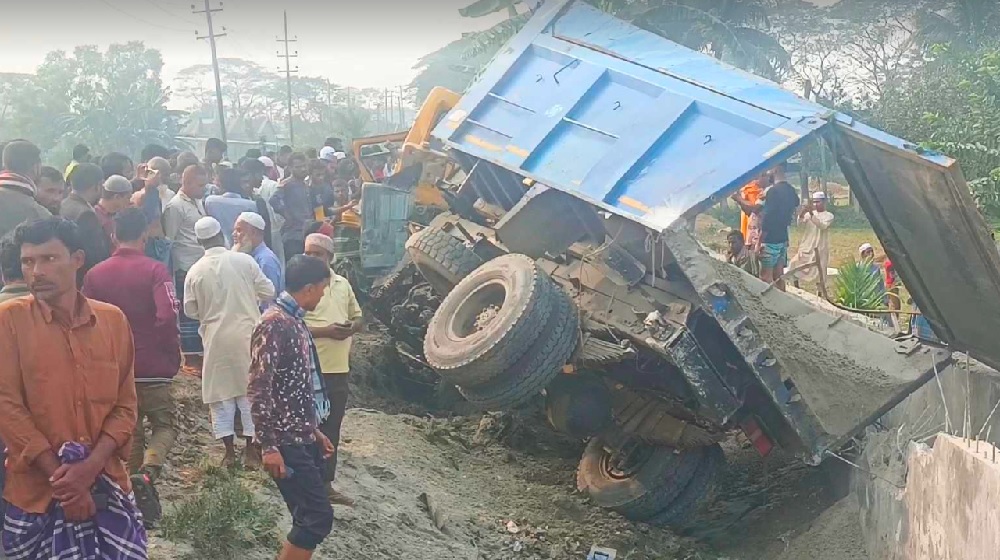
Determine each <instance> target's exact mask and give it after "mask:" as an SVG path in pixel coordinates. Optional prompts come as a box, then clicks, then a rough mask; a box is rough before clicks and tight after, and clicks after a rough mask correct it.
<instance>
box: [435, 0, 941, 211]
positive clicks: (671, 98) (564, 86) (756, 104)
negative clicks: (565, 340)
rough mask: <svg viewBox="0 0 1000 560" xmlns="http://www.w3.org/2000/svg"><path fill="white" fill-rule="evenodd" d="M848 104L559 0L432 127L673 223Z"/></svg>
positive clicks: (463, 146)
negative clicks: (804, 93)
mask: <svg viewBox="0 0 1000 560" xmlns="http://www.w3.org/2000/svg"><path fill="white" fill-rule="evenodd" d="M844 118H845V117H842V116H840V115H837V114H836V113H835V112H833V111H830V110H828V109H826V108H824V107H822V106H820V105H817V104H815V103H811V102H809V101H807V100H804V99H802V98H800V97H798V96H796V95H795V94H793V93H791V92H788V91H786V90H783V89H782V88H780V87H779V86H778V85H776V84H774V83H771V82H769V81H767V80H764V79H762V78H759V77H756V76H753V75H751V74H749V73H746V72H743V71H741V70H737V69H735V68H732V67H729V66H727V65H725V64H723V63H721V62H719V61H718V60H715V59H713V58H711V57H709V56H707V55H704V54H702V53H698V52H694V51H691V50H690V49H687V48H685V47H682V46H680V45H677V44H675V43H672V42H670V41H668V40H666V39H663V38H662V37H659V36H656V35H654V34H652V33H648V32H646V31H642V30H640V29H637V28H635V27H633V26H631V25H630V24H628V23H625V22H622V21H620V20H617V19H615V18H614V17H612V16H610V15H608V14H605V13H604V12H601V11H599V10H597V9H595V8H593V7H591V6H589V5H587V4H586V3H584V2H582V1H580V0H548V1H546V2H545V3H544V4H543V5H542V6H541V7H540V8H539V9H538V11H537V12H536V13H535V15H534V16H533V17H532V19H531V20H530V21H529V22H528V23H527V24H526V25H525V27H524V29H523V30H522V31H521V32H520V33H519V34H518V35H516V36H515V37H514V38H513V39H511V41H510V42H509V43H508V44H507V45H506V46H505V47H504V48H503V49H502V50H501V52H500V54H498V55H497V57H496V58H495V59H494V61H493V62H492V63H491V64H490V66H489V67H488V68H487V69H486V70H485V71H484V72H483V74H482V75H481V76H480V78H479V80H478V81H477V82H476V84H474V85H473V86H472V87H471V88H470V89H469V91H468V92H467V93H466V94H465V95H464V96H463V97H462V100H461V102H460V103H459V105H458V106H457V107H455V108H454V109H453V110H452V111H451V112H450V113H449V115H448V116H447V117H446V118H445V119H444V120H443V121H442V123H441V124H440V125H439V126H438V127H437V128H436V129H435V130H434V132H433V135H434V136H435V137H436V138H439V139H440V140H441V141H442V142H443V144H444V145H445V146H446V147H448V148H449V149H452V150H457V151H460V152H463V153H464V154H466V155H468V156H471V157H473V158H479V159H485V160H487V161H489V162H492V163H494V164H496V165H498V166H501V167H503V168H506V169H508V170H510V171H512V172H514V173H515V174H516V175H520V176H523V177H527V178H530V179H532V180H535V181H537V182H539V183H541V184H544V185H548V186H550V187H552V188H556V189H559V190H562V191H564V192H567V193H570V194H573V195H576V196H578V197H580V198H582V199H584V200H587V201H588V202H591V203H593V204H596V205H599V206H601V207H603V208H605V209H607V210H610V211H612V212H615V213H617V214H620V215H623V216H626V217H628V218H631V219H634V220H636V221H638V222H640V223H642V224H644V225H646V226H647V227H650V228H653V229H657V230H662V229H665V228H666V227H669V226H670V225H671V224H672V223H674V222H675V221H676V220H677V219H680V218H682V217H685V216H690V215H692V214H694V213H696V212H699V211H701V210H703V209H705V208H706V207H707V206H709V205H711V204H712V203H713V202H714V201H716V200H717V199H718V198H719V197H721V196H723V195H725V194H726V193H729V192H732V191H733V190H735V189H736V188H738V187H739V186H741V185H742V184H745V183H746V182H747V181H748V180H749V179H750V178H752V177H753V176H754V175H755V174H757V173H758V172H760V171H761V170H763V169H766V168H767V167H769V166H771V165H773V164H774V163H776V162H777V161H780V160H782V159H784V158H787V157H789V156H790V155H792V154H794V153H795V152H797V151H798V150H800V149H801V148H802V147H803V145H804V144H805V143H807V142H808V141H810V140H811V139H812V138H814V137H815V136H816V135H817V134H818V132H820V131H821V130H822V129H824V128H825V127H829V126H832V123H833V122H834V121H835V120H843V119H844ZM852 126H853V127H854V130H856V131H863V133H865V134H870V135H873V136H874V135H875V133H877V131H870V130H864V129H862V128H860V125H852ZM878 134H879V135H880V136H879V137H878V140H879V141H880V142H882V143H886V144H891V145H893V146H903V144H904V143H903V142H902V141H901V140H898V139H893V138H892V137H890V136H888V135H883V134H882V133H878ZM924 160H926V161H927V162H928V163H934V164H939V165H940V164H941V163H942V162H941V161H937V159H936V156H933V155H930V156H928V155H924Z"/></svg>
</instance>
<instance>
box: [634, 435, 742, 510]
mask: <svg viewBox="0 0 1000 560" xmlns="http://www.w3.org/2000/svg"><path fill="white" fill-rule="evenodd" d="M725 464H726V455H725V453H723V452H722V448H721V447H719V446H718V445H712V446H710V447H708V448H707V452H706V453H705V458H704V459H703V460H702V462H701V465H700V466H699V467H698V472H697V473H695V476H694V478H692V479H691V482H689V483H688V485H687V486H686V487H685V488H684V490H682V491H681V493H680V494H679V495H678V496H677V498H676V499H674V503H672V504H670V506H669V507H667V509H665V510H663V511H661V512H660V513H658V514H656V515H655V516H654V517H653V518H651V519H650V520H649V523H650V524H652V525H659V526H661V527H670V526H678V525H685V524H686V522H687V521H689V520H690V519H691V518H692V516H694V514H695V513H697V512H698V510H699V509H700V508H701V505H702V504H703V503H705V502H706V500H708V498H709V496H711V495H712V489H713V488H714V487H715V481H716V478H717V477H718V475H719V471H721V470H722V467H723V466H725Z"/></svg>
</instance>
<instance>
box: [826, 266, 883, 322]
mask: <svg viewBox="0 0 1000 560" xmlns="http://www.w3.org/2000/svg"><path fill="white" fill-rule="evenodd" d="M885 293H886V292H885V287H884V284H883V282H882V275H881V272H879V270H878V269H873V268H872V263H871V261H862V262H855V261H852V262H849V263H847V264H845V265H844V266H842V267H840V269H839V270H838V272H837V277H836V279H835V280H834V298H835V299H834V301H835V302H836V303H837V304H839V305H843V306H844V307H850V308H851V309H859V310H862V311H878V310H881V309H885V303H884V299H885Z"/></svg>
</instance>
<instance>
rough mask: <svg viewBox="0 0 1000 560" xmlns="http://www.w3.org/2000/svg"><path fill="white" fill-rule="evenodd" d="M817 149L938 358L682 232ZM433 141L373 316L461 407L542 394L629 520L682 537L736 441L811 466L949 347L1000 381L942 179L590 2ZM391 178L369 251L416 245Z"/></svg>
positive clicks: (526, 42) (495, 72) (971, 208)
mask: <svg viewBox="0 0 1000 560" xmlns="http://www.w3.org/2000/svg"><path fill="white" fill-rule="evenodd" d="M818 138H823V140H824V141H825V142H826V144H827V145H828V146H830V148H831V149H832V151H833V153H834V154H835V156H836V159H837V162H838V163H839V165H840V168H841V169H842V171H843V173H844V175H845V177H846V178H847V180H848V182H849V183H850V187H851V189H852V191H853V192H854V194H855V195H856V197H857V199H858V201H859V203H860V205H861V208H862V209H863V210H864V212H865V214H866V215H867V216H868V218H869V219H870V221H871V224H872V226H873V228H874V230H875V233H876V235H877V236H878V238H879V240H880V241H881V242H882V244H883V246H884V247H885V250H886V252H887V254H888V256H889V257H890V258H891V259H892V262H893V264H894V266H895V268H896V270H897V271H898V274H899V276H900V278H901V279H902V281H903V282H904V284H905V286H906V288H907V290H908V291H909V293H910V294H911V295H912V297H913V299H914V300H915V302H916V303H917V305H919V307H920V309H921V310H922V312H923V313H924V315H925V317H926V318H927V320H928V321H929V322H930V324H931V326H932V327H933V329H934V331H935V333H936V334H937V336H938V337H939V338H940V340H941V341H942V343H941V344H930V343H927V342H922V341H917V340H896V339H890V338H888V337H885V336H882V335H880V334H876V333H873V332H871V331H869V330H867V329H865V328H864V327H863V326H860V325H858V324H856V323H855V322H853V321H851V320H850V319H844V318H843V317H840V316H836V315H832V314H830V313H828V312H826V311H822V310H820V309H817V308H816V307H814V306H812V305H810V304H808V303H806V302H805V301H804V300H801V299H799V298H797V297H796V296H794V295H790V294H786V293H784V292H781V291H779V290H776V289H770V288H769V287H768V286H767V285H766V284H764V283H763V282H761V281H759V280H757V279H756V278H753V277H751V276H749V275H748V274H746V273H744V272H743V271H741V270H738V269H737V268H735V267H733V266H731V265H728V264H726V263H724V262H721V261H720V260H718V259H716V258H714V257H713V256H711V255H710V254H708V253H707V252H706V251H705V250H704V249H703V248H702V247H701V246H700V245H699V244H698V242H697V241H696V240H695V239H694V238H693V236H692V234H691V230H692V229H693V228H692V223H693V220H694V217H695V216H696V215H698V214H699V213H701V212H703V211H705V210H706V209H708V208H709V207H711V206H713V205H715V204H718V203H719V202H720V201H722V200H724V199H725V197H727V196H729V195H730V194H731V193H733V192H734V191H735V190H737V189H738V188H739V187H740V186H742V185H744V184H746V183H747V182H748V181H750V180H751V179H752V178H753V177H755V176H757V175H758V174H759V173H761V172H762V171H764V170H767V169H769V168H771V167H773V166H775V165H776V164H779V163H781V162H784V161H786V160H788V159H789V158H790V157H791V156H793V155H795V154H797V153H799V152H801V151H802V150H803V148H805V147H806V146H808V145H810V143H813V142H815V141H816V140H817V139H818ZM423 148H424V154H423V156H422V157H423V163H422V165H424V170H425V171H426V169H427V165H428V163H427V162H430V161H433V160H434V159H435V158H438V159H440V160H441V161H445V162H446V164H438V165H434V166H432V167H433V168H435V169H443V168H449V169H452V172H449V173H448V174H447V176H442V177H440V180H439V182H438V186H439V187H440V188H441V190H442V194H443V195H444V198H445V199H446V200H447V204H448V210H447V211H446V212H444V213H441V214H440V215H438V216H437V217H436V218H434V220H433V221H431V222H430V224H429V226H428V227H425V228H423V229H420V230H419V231H417V232H416V233H413V235H411V236H409V238H408V239H407V241H406V244H405V256H404V258H403V260H402V261H401V262H400V264H399V266H398V267H397V268H396V269H395V271H394V272H393V273H392V274H390V275H389V276H388V277H387V278H386V279H385V280H384V281H383V282H381V283H380V284H379V285H378V286H377V287H376V288H375V290H374V292H373V297H374V302H375V303H374V305H375V306H376V307H377V306H378V305H382V309H383V311H384V312H385V315H386V316H388V317H389V318H388V319H386V322H387V323H389V324H393V325H394V326H395V327H396V328H395V329H393V331H392V332H394V333H398V334H399V337H400V339H401V340H404V341H408V342H409V348H410V349H411V352H412V353H413V355H414V356H415V357H417V358H419V359H420V360H419V361H423V362H425V363H426V364H429V365H430V366H431V367H432V368H433V370H434V371H435V372H436V375H438V376H440V379H441V380H442V384H443V385H445V386H448V387H457V388H458V390H459V391H460V392H461V394H462V395H463V396H464V397H465V399H467V400H468V401H469V402H471V403H472V404H474V405H477V406H479V407H480V408H482V409H488V410H506V409H510V408H513V407H517V406H520V405H523V404H524V403H526V402H527V401H529V400H531V399H534V398H536V397H538V396H539V395H540V394H541V395H544V399H545V407H546V412H547V414H548V419H549V421H550V423H551V424H552V426H553V427H554V428H555V429H557V430H559V431H561V432H564V433H566V434H568V435H570V436H572V437H575V438H581V439H584V438H585V439H587V440H588V441H589V444H588V445H587V448H586V451H585V453H584V456H583V458H582V459H581V462H580V466H579V471H578V484H579V487H580V489H581V490H583V491H586V492H588V493H589V495H590V496H591V497H592V499H593V501H594V502H596V503H597V504H599V505H601V506H603V507H607V508H611V509H614V510H616V511H618V512H620V513H622V514H623V515H625V516H626V517H628V518H630V519H634V520H638V521H645V522H650V523H657V524H664V525H669V524H674V523H678V522H681V521H684V520H685V519H687V518H688V517H689V516H690V515H691V514H692V512H693V511H694V510H695V508H697V507H698V504H699V503H700V501H701V500H703V499H704V498H705V496H706V495H707V494H708V492H709V489H710V488H711V486H712V484H713V480H714V479H715V477H716V476H717V475H718V474H719V473H720V472H721V468H720V467H721V466H722V465H723V462H724V460H725V458H724V456H723V454H722V452H721V448H720V446H719V442H720V441H721V440H722V439H723V438H725V437H727V436H729V435H731V434H732V433H733V432H736V431H739V430H741V431H743V432H744V433H745V434H746V437H747V438H749V440H750V441H752V442H753V445H754V446H755V447H756V448H757V450H758V451H759V452H760V453H762V454H767V453H768V452H770V451H771V449H772V448H774V447H775V446H780V447H782V448H783V449H785V450H787V451H789V452H792V453H795V454H797V455H798V456H801V457H802V459H803V460H805V461H806V462H808V463H810V464H818V463H820V462H821V461H823V460H824V459H826V458H827V457H829V456H830V454H831V453H833V452H836V451H837V450H838V449H839V448H841V447H842V446H843V445H844V444H845V443H847V442H848V441H849V440H850V439H851V438H853V437H855V436H857V435H858V434H859V433H860V432H862V431H863V430H864V428H865V427H866V426H867V425H869V424H871V423H872V422H874V421H875V420H876V419H878V418H879V417H880V416H881V415H882V414H884V413H885V412H886V411H887V410H889V409H890V408H892V407H893V406H895V405H896V404H898V403H899V402H900V401H901V400H902V399H903V398H905V397H906V396H907V395H909V394H910V393H912V392H913V391H914V390H916V389H917V388H918V387H920V386H921V385H922V384H924V383H926V382H927V381H928V380H930V379H932V378H933V377H934V375H935V374H936V372H937V371H939V370H940V369H941V368H942V367H943V366H945V365H946V364H947V363H948V362H949V361H950V360H951V359H952V357H951V353H952V351H953V350H960V351H964V352H967V353H969V354H971V355H972V356H974V357H976V358H977V359H979V360H982V361H984V362H986V363H988V364H991V365H993V366H994V367H996V366H997V365H1000V345H998V344H996V342H995V340H994V339H995V336H996V333H998V332H1000V258H998V253H997V249H996V247H995V245H994V242H993V240H992V239H991V235H990V231H989V229H988V228H987V226H986V224H985V222H984V220H983V219H982V217H981V216H980V214H979V213H978V211H977V209H976V207H975V205H974V203H973V200H972V198H971V196H970V193H969V191H968V188H967V186H966V184H965V181H964V179H963V177H962V174H961V171H960V170H959V166H958V164H957V163H956V162H955V161H954V160H952V159H950V158H948V157H945V156H943V155H941V154H937V153H931V152H928V151H925V150H922V149H921V148H919V147H918V146H915V145H913V144H910V143H908V142H906V141H905V140H901V139H898V138H894V137H892V136H890V135H887V134H885V133H883V132H880V131H878V130H874V129H872V128H870V127H868V126H865V125H864V124H861V123H859V122H855V121H854V120H853V119H851V118H850V117H848V116H846V115H843V114H839V113H837V112H835V111H831V110H829V109H826V108H824V107H822V106H820V105H817V104H815V103H811V102H809V101H807V100H804V99H801V98H799V97H797V96H795V95H793V94H792V93H789V92H787V91H785V90H783V89H782V88H781V87H779V86H778V85H776V84H774V83H771V82H768V81H766V80H763V79H761V78H758V77H756V76H753V75H750V74H748V73H746V72H743V71H741V70H737V69H735V68H732V67H729V66H727V65H725V64H723V63H721V62H720V61H718V60H715V59H713V58H711V57H708V56H706V55H704V54H701V53H698V52H693V51H691V50H689V49H687V48H684V47H682V46H680V45H677V44H674V43H672V42H670V41H668V40H666V39H663V38H662V37H659V36H656V35H653V34H651V33H648V32H646V31H643V30H640V29H638V28H636V27H634V26H631V25H629V24H628V23H625V22H622V21H620V20H617V19H615V18H614V17H612V16H610V15H608V14H605V13H603V12H601V11H599V10H597V9H595V8H593V7H591V6H589V5H588V4H586V3H584V2H581V1H576V0H569V1H566V0H561V1H557V0H548V1H546V2H545V3H544V4H542V5H541V6H540V7H539V8H538V10H537V11H536V13H535V14H534V15H533V17H532V18H531V19H530V21H529V22H528V23H527V24H526V26H525V27H524V29H523V30H522V31H521V32H520V33H519V34H518V35H516V36H515V37H514V38H512V39H511V40H510V42H509V43H508V44H507V45H506V46H505V47H504V48H503V49H502V50H501V51H500V53H499V54H498V55H497V56H496V57H495V59H494V60H493V61H492V62H491V63H490V64H489V66H488V67H487V68H486V69H485V70H484V71H483V73H482V74H481V76H480V77H479V79H478V80H477V81H476V82H475V84H473V85H472V86H471V88H470V89H469V90H468V91H467V92H466V93H465V94H464V95H463V96H462V98H461V100H460V101H459V102H458V104H457V105H456V106H454V107H453V108H451V109H450V110H449V111H447V112H446V113H444V114H443V115H442V116H441V118H440V121H439V122H438V123H437V125H436V126H435V128H434V129H433V132H432V134H431V138H430V140H429V141H428V142H426V143H424V146H423ZM439 163H440V162H439ZM409 174H410V175H411V176H416V175H419V174H420V173H419V172H414V171H412V170H410V171H409ZM426 175H427V173H426V172H424V173H423V175H422V177H423V179H422V180H426V179H427V177H426ZM405 182H406V181H405V180H397V181H396V185H395V186H393V187H391V188H388V189H387V188H386V187H385V186H378V185H368V186H366V187H365V189H364V197H363V205H362V206H363V220H364V223H365V229H366V230H368V231H366V233H365V234H363V235H362V246H363V249H362V252H363V253H364V252H365V251H367V252H369V253H372V254H386V248H385V247H384V246H380V243H382V244H384V243H387V242H391V241H392V240H394V239H398V238H399V237H400V235H407V234H406V233H405V232H406V231H407V230H406V227H407V215H406V212H407V204H406V197H407V196H408V194H407V189H406V187H405V185H403V183H405ZM401 185H402V186H401ZM369 232H370V233H371V234H370V235H369V234H368V233H369ZM402 250H403V249H402V248H401V249H400V251H402ZM380 302H381V303H380ZM387 302H388V303H387Z"/></svg>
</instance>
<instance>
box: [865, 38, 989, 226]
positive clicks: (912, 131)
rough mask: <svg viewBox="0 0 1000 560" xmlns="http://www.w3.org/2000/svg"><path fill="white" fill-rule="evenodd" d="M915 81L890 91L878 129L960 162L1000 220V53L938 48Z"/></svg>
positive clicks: (878, 111) (876, 114)
mask: <svg viewBox="0 0 1000 560" xmlns="http://www.w3.org/2000/svg"><path fill="white" fill-rule="evenodd" d="M930 55H931V56H932V58H930V59H929V60H928V61H927V62H926V63H925V64H923V65H922V66H921V67H920V68H919V69H917V70H916V71H915V73H914V75H913V76H912V78H911V79H910V80H907V81H906V82H905V83H903V84H901V85H899V86H898V87H892V88H889V89H887V90H886V91H885V93H884V95H883V97H882V99H881V100H880V102H879V103H878V104H877V106H876V107H875V108H874V110H873V113H872V117H873V121H874V123H873V124H875V125H876V126H879V127H880V128H884V129H885V130H887V131H888V132H891V133H893V134H895V135H897V136H900V137H902V138H906V139H908V140H912V141H915V142H918V143H919V144H920V145H921V146H922V147H924V148H926V149H932V150H938V151H941V152H944V153H946V154H948V155H950V156H952V157H955V158H957V159H958V160H959V161H960V162H961V165H962V170H963V172H964V174H965V176H966V178H967V179H968V180H969V184H970V187H971V188H972V190H973V194H974V195H975V197H976V199H977V201H978V202H979V204H980V208H981V210H982V211H983V212H985V213H986V214H987V215H988V216H991V217H994V218H995V217H998V216H1000V101H998V93H1000V48H998V47H997V46H986V47H981V48H979V49H977V50H973V51H970V50H966V49H959V48H954V47H951V46H942V45H938V46H936V47H934V48H933V49H932V50H931V51H930Z"/></svg>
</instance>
